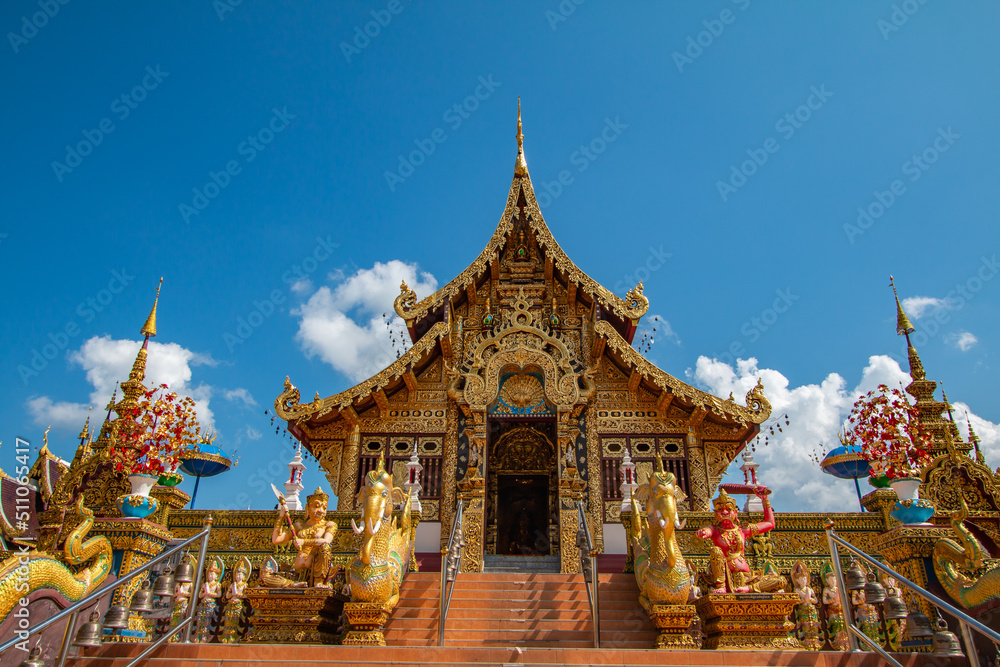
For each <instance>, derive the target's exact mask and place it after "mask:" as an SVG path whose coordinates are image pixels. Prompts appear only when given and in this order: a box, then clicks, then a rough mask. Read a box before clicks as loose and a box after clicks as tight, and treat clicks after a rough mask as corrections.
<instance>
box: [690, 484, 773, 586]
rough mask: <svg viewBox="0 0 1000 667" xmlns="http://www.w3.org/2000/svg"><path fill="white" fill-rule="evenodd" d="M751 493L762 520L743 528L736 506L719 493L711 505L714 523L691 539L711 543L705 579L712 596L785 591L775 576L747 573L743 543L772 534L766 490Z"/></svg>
mask: <svg viewBox="0 0 1000 667" xmlns="http://www.w3.org/2000/svg"><path fill="white" fill-rule="evenodd" d="M754 493H755V494H756V495H757V497H758V498H760V499H761V502H762V503H763V505H764V520H763V521H762V522H760V523H755V524H751V525H750V526H748V527H746V528H743V527H741V526H740V520H739V517H738V512H739V510H737V508H736V502H735V501H734V500H733V499H732V498H730V497H729V494H728V493H726V492H725V490H722V491H720V492H719V497H718V498H716V499H715V501H714V502H713V503H712V504H713V505H714V507H715V522H714V525H712V526H705V527H704V528H699V529H698V530H697V531H696V532H695V537H700V538H702V539H704V540H708V539H710V540H712V548H711V555H712V557H711V562H710V565H709V577H710V581H711V584H712V590H711V591H710V592H712V593H750V592H754V593H773V592H775V591H780V590H781V589H783V588H784V587H785V578H784V577H782V576H780V575H778V574H770V573H766V572H751V571H750V566H749V565H748V564H747V560H746V541H747V540H748V539H749V538H751V537H755V536H757V535H762V534H764V533H767V532H768V531H770V530H772V529H773V528H774V527H775V525H776V522H775V518H774V510H773V509H771V503H770V501H769V500H768V498H767V496H768V494H769V493H771V491H770V489H768V488H767V487H764V486H757V487H756V488H755V489H754Z"/></svg>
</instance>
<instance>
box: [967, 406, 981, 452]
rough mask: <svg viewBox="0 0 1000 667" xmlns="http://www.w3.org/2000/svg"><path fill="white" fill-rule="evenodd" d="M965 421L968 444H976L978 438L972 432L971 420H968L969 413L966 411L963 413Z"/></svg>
mask: <svg viewBox="0 0 1000 667" xmlns="http://www.w3.org/2000/svg"><path fill="white" fill-rule="evenodd" d="M965 421H967V422H969V442H975V443H978V442H979V436H978V435H976V432H975V431H973V430H972V420H971V419H969V411H968V410H966V411H965ZM977 449H978V447H977Z"/></svg>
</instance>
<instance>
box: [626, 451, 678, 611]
mask: <svg viewBox="0 0 1000 667" xmlns="http://www.w3.org/2000/svg"><path fill="white" fill-rule="evenodd" d="M682 493H683V492H682V491H681V490H680V487H678V486H677V478H676V477H675V476H674V474H673V473H672V472H664V471H663V461H661V460H660V459H659V458H657V460H656V471H655V472H653V473H652V474H650V476H649V482H648V483H647V484H644V485H642V486H640V487H639V488H637V489H636V490H635V492H633V494H632V530H631V540H632V554H633V559H634V561H635V580H636V583H638V584H639V604H641V605H642V607H643V608H644V609H645V610H646V611H647V612H650V610H651V607H652V606H653V605H681V604H687V602H688V592H689V591H690V589H691V578H690V573H689V572H688V568H687V564H686V563H685V562H684V556H683V555H681V550H680V547H679V546H678V544H677V535H676V534H675V532H674V531H675V529H677V528H682V527H683V524H681V523H680V522H679V521H678V519H677V496H678V495H680V494H682ZM638 503H641V504H642V505H643V507H644V509H645V520H643V514H642V513H640V511H639V504H638Z"/></svg>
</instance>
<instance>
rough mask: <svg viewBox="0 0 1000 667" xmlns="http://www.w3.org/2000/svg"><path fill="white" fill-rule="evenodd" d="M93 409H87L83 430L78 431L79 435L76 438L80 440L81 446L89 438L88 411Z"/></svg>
mask: <svg viewBox="0 0 1000 667" xmlns="http://www.w3.org/2000/svg"><path fill="white" fill-rule="evenodd" d="M93 409H94V408H93V407H89V408H87V421H85V422H84V423H83V430H82V431H80V435H78V436H77V437H78V438H80V444H81V445H82V444H83V443H84V442H86V441H87V439H88V438H89V437H90V411H91V410H93Z"/></svg>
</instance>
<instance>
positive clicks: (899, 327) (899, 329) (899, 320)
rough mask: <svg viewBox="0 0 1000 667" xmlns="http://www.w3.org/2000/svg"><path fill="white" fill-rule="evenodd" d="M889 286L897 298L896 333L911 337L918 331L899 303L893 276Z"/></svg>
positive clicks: (890, 277)
mask: <svg viewBox="0 0 1000 667" xmlns="http://www.w3.org/2000/svg"><path fill="white" fill-rule="evenodd" d="M889 286H890V287H892V294H893V296H895V297H896V333H897V334H899V335H900V336H907V337H909V335H910V334H911V333H913V332H914V331H916V329H914V328H913V325H912V324H910V318H909V317H907V316H906V313H905V312H903V306H902V305H900V303H899V293H897V292H896V283H895V281H894V280H893V279H892V276H889ZM907 339H909V338H907Z"/></svg>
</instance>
